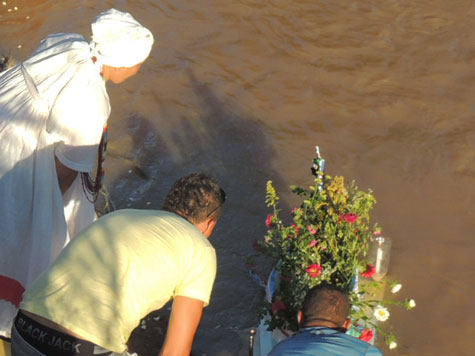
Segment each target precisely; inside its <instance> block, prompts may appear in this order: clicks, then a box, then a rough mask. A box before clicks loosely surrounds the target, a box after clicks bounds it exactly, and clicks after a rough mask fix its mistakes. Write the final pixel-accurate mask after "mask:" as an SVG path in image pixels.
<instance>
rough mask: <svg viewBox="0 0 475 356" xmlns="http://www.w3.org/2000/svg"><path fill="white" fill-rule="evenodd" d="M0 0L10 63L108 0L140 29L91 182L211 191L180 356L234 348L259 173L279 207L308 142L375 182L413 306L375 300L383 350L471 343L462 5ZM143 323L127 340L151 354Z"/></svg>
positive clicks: (260, 195)
mask: <svg viewBox="0 0 475 356" xmlns="http://www.w3.org/2000/svg"><path fill="white" fill-rule="evenodd" d="M5 2H6V5H1V4H0V48H1V50H2V52H3V53H8V51H10V50H11V53H12V56H13V57H14V58H15V59H17V60H22V59H24V58H26V57H27V56H28V54H29V53H30V52H31V51H32V50H33V49H34V48H35V47H36V46H37V45H38V42H39V40H40V39H41V38H43V37H45V36H46V35H47V34H49V33H54V32H78V33H81V34H83V35H85V36H87V37H89V36H90V23H91V21H92V20H93V18H94V16H95V15H96V14H97V13H99V12H100V11H102V10H105V9H107V8H109V7H116V8H118V9H121V10H126V11H130V12H131V13H132V14H133V15H134V16H135V17H136V18H137V19H139V20H140V21H141V22H142V23H143V24H145V25H146V26H147V27H149V28H150V29H151V30H152V32H153V34H154V36H155V38H156V44H155V46H154V49H153V51H152V55H151V57H150V59H148V60H147V62H146V63H145V65H144V66H143V67H142V69H141V71H140V73H139V74H138V75H137V76H136V77H134V78H132V79H130V80H129V81H128V82H126V83H124V84H122V85H118V86H114V85H109V88H108V91H109V94H110V97H111V104H112V115H111V117H110V120H109V123H110V137H111V139H110V144H109V152H108V157H107V165H106V169H107V179H106V183H107V187H108V189H109V192H110V195H111V199H112V202H113V205H114V207H115V208H125V207H136V208H159V207H160V206H161V203H162V201H163V197H164V194H165V192H166V191H167V189H168V187H169V186H170V184H171V183H172V182H173V181H174V180H175V179H176V178H178V177H180V176H182V175H184V174H187V173H189V172H192V171H196V170H204V171H207V172H209V173H211V174H213V175H215V176H216V177H217V178H218V179H219V181H220V182H221V183H222V185H223V186H224V188H225V190H226V191H227V194H228V201H227V202H226V210H225V213H224V216H223V218H222V221H221V222H220V224H219V226H218V229H217V231H216V232H215V234H214V236H213V237H212V243H213V244H214V245H215V247H216V249H217V253H218V259H219V266H218V268H219V271H218V275H217V280H216V284H215V288H214V292H213V298H212V302H211V305H210V306H209V307H208V308H206V310H205V313H204V316H203V320H202V323H201V326H200V328H199V331H198V333H197V336H196V340H195V343H194V347H193V350H194V351H193V352H194V353H195V354H196V355H205V354H206V355H208V356H210V355H211V356H227V355H239V356H240V355H247V337H248V331H249V329H250V328H251V327H253V326H256V325H257V322H258V320H257V317H256V311H257V309H258V308H259V305H260V302H261V300H262V297H263V293H262V290H261V288H260V287H259V286H258V285H257V284H256V283H254V281H253V280H252V279H251V278H249V276H248V274H247V272H248V270H247V267H246V261H247V259H248V257H249V256H250V255H252V254H253V253H254V251H253V250H252V241H253V240H254V239H256V238H260V237H262V236H263V235H264V233H265V226H264V219H265V217H266V215H267V213H268V210H267V208H266V206H265V203H264V194H265V183H266V181H267V180H273V181H274V183H275V185H276V187H277V189H278V190H279V192H280V193H281V197H282V208H284V209H288V208H289V207H292V206H293V204H295V203H296V201H295V199H294V197H292V196H291V195H290V194H289V193H288V186H289V185H290V184H300V185H304V186H307V185H309V184H311V176H310V175H309V166H310V162H311V160H312V158H313V156H314V146H315V145H319V146H320V147H321V150H322V153H323V155H324V157H325V158H326V160H327V171H328V172H329V173H330V174H338V175H344V176H345V177H346V178H347V179H348V180H352V179H354V180H356V182H357V184H358V186H359V187H360V188H363V189H367V188H371V189H373V191H374V194H375V196H376V198H377V200H378V204H377V205H376V207H375V209H374V213H373V218H374V219H373V220H374V221H375V222H376V221H377V222H379V224H380V225H381V226H382V227H383V231H384V233H385V234H386V235H388V236H390V237H392V239H393V249H392V260H391V265H390V275H391V277H393V278H397V279H398V280H399V281H400V282H401V283H402V284H403V289H402V290H401V292H399V293H400V297H401V298H403V297H412V298H414V299H416V302H417V307H416V308H415V309H414V310H413V311H410V312H408V311H404V310H400V309H391V317H390V319H389V320H388V321H387V322H386V326H387V327H388V329H389V330H391V331H393V332H395V333H396V335H397V336H398V338H399V340H398V344H399V347H398V348H397V349H395V350H391V351H389V350H388V349H387V348H386V347H385V346H382V350H383V351H384V353H385V354H388V355H417V356H419V355H421V356H422V355H427V356H429V355H435V354H447V355H465V356H468V355H472V354H473V350H472V349H473V345H474V344H473V340H472V339H473V335H475V327H474V326H473V324H472V320H473V317H475V306H474V303H473V295H474V294H475V283H474V282H475V264H474V255H475V247H474V243H473V238H474V233H475V224H474V217H475V209H474V208H473V206H474V196H475V191H474V181H475V169H474V160H475V131H474V116H475V101H474V99H473V98H474V97H475V85H474V84H475V32H474V31H473V28H474V26H475V5H474V3H473V2H472V1H468V0H460V1H445V0H431V1H428V0H413V1H408V0H383V1H370V0H359V1H324V0H312V1H306V0H295V1H284V0H273V1H256V0H241V1H230V0H219V1H217V0H203V1H195V2H193V1H183V0H174V1H169V0H163V1H105V2H95V1H60V2H59V1H52V0H47V1H44V0H32V1H20V0H15V1H13V0H5ZM14 7H17V10H15V9H14ZM8 9H12V10H11V11H8ZM152 329H153V327H150V328H149V329H148V330H149V334H148V335H146V336H142V337H143V339H140V338H139V339H138V344H140V343H142V345H145V343H147V342H149V344H147V347H145V348H142V349H144V350H145V353H149V354H154V353H155V352H156V351H157V350H154V347H156V345H155V346H154V343H153V342H151V341H150V340H154V337H153V330H152ZM150 330H152V331H150ZM144 332H145V331H144ZM147 337H148V339H147ZM141 340H142V341H141ZM147 340H148V341H147Z"/></svg>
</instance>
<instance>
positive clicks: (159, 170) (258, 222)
mask: <svg viewBox="0 0 475 356" xmlns="http://www.w3.org/2000/svg"><path fill="white" fill-rule="evenodd" d="M187 76H188V79H189V83H190V85H191V90H192V93H193V95H194V96H195V97H196V99H197V100H198V101H197V102H198V104H197V111H198V113H199V114H198V116H197V117H193V118H187V117H180V118H179V119H173V124H172V129H171V132H168V133H162V132H161V131H162V130H160V129H157V128H156V127H155V126H154V124H153V123H152V120H153V119H152V118H147V117H141V116H139V115H137V114H132V115H129V117H128V119H127V131H128V134H129V137H126V138H120V139H118V141H117V142H115V143H114V142H113V141H112V142H111V146H112V149H111V150H110V152H109V155H110V156H111V157H112V158H120V162H119V163H118V165H119V167H120V168H119V169H120V171H121V173H120V174H118V175H117V176H116V177H114V178H113V179H112V181H111V182H108V183H107V185H108V186H109V190H110V195H111V198H112V200H113V201H114V205H115V206H116V208H118V209H121V208H127V207H129V208H152V209H159V208H160V207H161V203H162V202H163V199H164V197H165V195H166V193H167V191H168V189H169V188H170V187H171V185H172V184H173V182H174V181H175V180H176V179H177V178H179V177H181V176H183V175H186V174H189V173H191V172H195V171H203V172H206V173H209V174H211V175H213V176H214V177H216V178H217V179H218V181H219V182H220V184H221V185H222V187H223V188H224V190H225V191H226V193H227V196H228V199H227V202H226V205H225V209H224V212H223V216H222V218H221V221H220V223H219V224H218V227H217V229H216V231H215V233H214V234H213V236H212V237H211V242H212V244H213V245H214V247H215V248H216V251H217V256H218V273H217V278H216V282H215V285H214V289H213V295H212V299H211V303H210V306H208V307H207V308H206V309H205V311H204V315H203V319H202V321H201V324H200V328H199V329H198V332H197V336H196V338H195V342H194V347H193V350H194V351H193V352H194V353H195V354H196V355H202V354H207V355H216V356H225V355H245V354H247V347H248V345H247V342H248V341H247V337H248V331H249V328H251V327H253V326H256V325H257V324H258V318H257V312H258V309H259V308H260V306H261V301H262V299H263V294H264V293H263V290H262V288H261V287H259V286H258V284H257V283H255V281H253V280H252V278H250V277H249V274H248V265H247V263H248V262H249V259H250V258H252V256H253V255H255V251H253V249H252V242H253V241H254V240H255V239H258V238H261V237H262V236H263V235H264V234H265V230H266V228H265V224H264V220H265V217H266V214H267V213H268V209H267V207H266V206H265V202H264V200H265V186H266V182H267V181H268V180H269V179H272V180H273V182H274V183H275V184H276V185H278V186H282V185H283V182H282V177H281V175H280V173H279V172H278V171H276V170H274V169H273V168H272V166H273V161H274V159H277V157H276V152H275V150H274V149H273V147H272V146H271V144H270V143H269V142H268V140H267V138H266V134H265V127H264V126H263V125H262V124H261V123H259V122H258V121H257V120H256V119H254V118H253V117H249V116H248V115H243V114H241V113H240V108H239V107H236V106H235V105H230V104H228V103H226V102H224V101H223V100H220V99H219V98H218V96H217V95H216V94H215V93H214V92H213V90H212V88H210V87H209V86H208V85H206V84H204V83H202V82H200V80H199V79H198V78H197V77H196V75H195V74H194V73H193V72H192V71H188V72H187ZM161 110H162V112H161V113H160V115H161V117H162V118H166V120H171V116H172V115H171V114H170V113H169V112H167V111H166V110H165V109H163V108H162V109H161ZM159 131H160V132H159ZM119 151H120V152H121V153H119ZM124 152H127V153H124ZM282 208H283V209H286V207H285V204H284V203H283V204H282ZM159 315H161V316H162V318H161V319H160V320H159V321H155V320H156V319H154V318H156V317H157V316H159ZM166 318H167V316H166V313H163V312H162V313H155V314H153V315H150V316H149V317H148V318H147V325H146V328H145V329H143V328H140V327H139V328H138V329H136V331H135V332H134V334H133V337H132V338H131V340H130V346H131V349H132V350H133V351H137V352H138V353H139V354H141V355H143V356H147V355H154V354H156V353H157V352H158V348H159V346H160V343H161V338H160V337H157V335H160V334H162V337H163V325H164V324H163V320H166Z"/></svg>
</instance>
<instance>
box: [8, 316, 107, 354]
mask: <svg viewBox="0 0 475 356" xmlns="http://www.w3.org/2000/svg"><path fill="white" fill-rule="evenodd" d="M14 325H15V328H16V330H17V331H18V333H19V334H20V336H21V337H22V338H23V339H24V340H25V341H26V342H27V343H29V344H30V345H31V346H33V347H34V348H35V349H37V350H38V351H39V352H41V353H43V354H45V355H57V356H93V355H95V356H98V355H101V356H107V355H110V354H111V353H112V352H111V351H106V350H104V349H102V348H100V347H97V345H95V344H94V343H92V342H90V341H87V340H82V339H78V338H76V337H74V336H71V335H68V334H65V333H63V332H61V331H58V330H54V329H51V328H49V327H47V326H44V325H43V324H41V323H39V322H37V321H36V320H33V319H31V318H30V317H29V316H27V315H25V314H24V313H23V312H22V311H21V310H20V311H19V312H18V314H17V316H16V318H15V322H14Z"/></svg>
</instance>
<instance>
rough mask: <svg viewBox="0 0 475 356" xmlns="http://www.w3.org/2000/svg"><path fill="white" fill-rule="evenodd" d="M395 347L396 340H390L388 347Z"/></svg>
mask: <svg viewBox="0 0 475 356" xmlns="http://www.w3.org/2000/svg"><path fill="white" fill-rule="evenodd" d="M396 347H397V342H396V341H391V342H390V343H389V348H390V349H395V348H396Z"/></svg>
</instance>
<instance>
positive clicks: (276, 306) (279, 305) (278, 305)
mask: <svg viewBox="0 0 475 356" xmlns="http://www.w3.org/2000/svg"><path fill="white" fill-rule="evenodd" d="M285 309H287V306H286V305H285V304H284V302H283V301H281V300H276V301H275V302H274V303H272V313H273V314H277V313H278V312H280V311H281V310H285Z"/></svg>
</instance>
